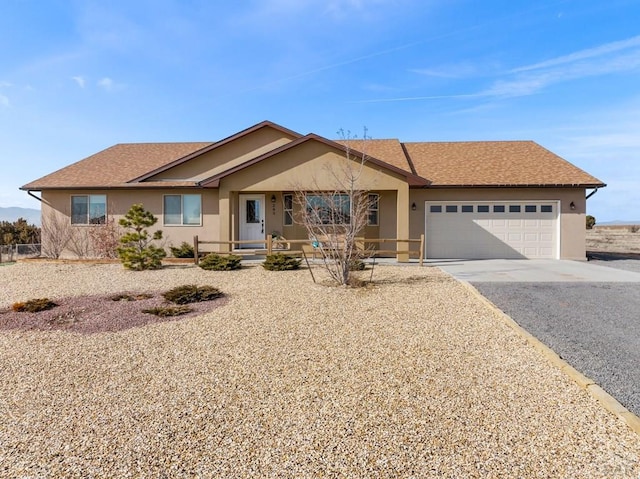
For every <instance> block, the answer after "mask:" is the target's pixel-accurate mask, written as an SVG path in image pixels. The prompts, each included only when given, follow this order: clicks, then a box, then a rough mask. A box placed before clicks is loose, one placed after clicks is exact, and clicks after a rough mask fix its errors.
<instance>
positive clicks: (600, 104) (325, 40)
mask: <svg viewBox="0 0 640 479" xmlns="http://www.w3.org/2000/svg"><path fill="white" fill-rule="evenodd" d="M0 7H1V10H0V11H1V12H2V14H1V15H0V46H1V48H0V168H1V172H2V173H1V174H0V206H5V207H6V206H23V207H34V208H37V207H39V204H38V202H37V201H36V200H34V199H32V198H30V197H29V196H28V195H27V194H26V192H21V191H19V190H18V188H19V187H20V186H22V185H23V184H25V183H27V182H29V181H32V180H34V179H36V178H39V177H40V176H43V175H45V174H47V173H50V172H52V171H54V170H56V169H58V168H61V167H63V166H65V165H67V164H69V163H72V162H74V161H77V160H80V159H82V158H84V157H86V156H89V155H91V154H93V153H96V152H97V151H99V150H102V149H104V148H106V147H109V146H111V145H113V144H116V143H125V142H148V141H150V142H155V141H215V140H219V139H221V138H224V137H226V136H228V135H231V134H233V133H235V132H237V131H239V130H242V129H244V128H246V127H249V126H251V125H253V124H255V123H258V122H260V121H262V120H271V121H274V122H276V123H280V124H282V125H283V126H286V127H288V128H291V129H293V130H295V131H298V132H300V133H309V132H314V133H317V134H319V135H323V136H326V137H328V138H335V137H336V136H337V135H336V132H337V131H338V130H339V129H341V128H342V129H344V130H350V131H351V132H353V134H357V135H360V136H361V134H362V131H363V127H365V126H366V127H367V130H368V134H369V135H370V136H371V137H373V138H399V139H400V140H401V141H458V140H524V139H526V140H529V139H530V140H534V141H536V142H538V143H540V144H541V145H543V146H545V147H546V148H548V149H550V150H552V151H554V152H555V153H557V154H559V155H560V156H562V157H563V158H566V159H567V160H569V161H571V162H572V163H574V164H576V165H577V166H579V167H580V168H583V169H585V170H586V171H588V172H589V173H591V174H593V175H595V176H597V177H598V178H600V179H601V180H602V181H604V182H605V183H607V184H608V187H607V188H604V189H602V190H600V191H599V192H598V193H597V194H596V195H594V196H593V197H592V198H590V199H589V201H588V213H590V214H593V215H594V216H596V218H597V219H598V221H610V220H616V219H634V220H635V219H638V217H639V216H640V215H639V214H637V212H636V209H635V207H636V205H638V204H640V1H639V0H608V1H606V2H604V1H602V0H539V1H535V2H533V1H527V2H525V1H517V0H515V1H506V0H485V1H484V2H476V1H472V0H394V1H391V0H389V1H387V0H322V1H321V0H317V1H316V0H261V1H257V0H256V1H241V0H239V1H237V2H228V1H215V0H212V1H206V0H128V1H119V0H112V1H110V2H104V1H85V0H0Z"/></svg>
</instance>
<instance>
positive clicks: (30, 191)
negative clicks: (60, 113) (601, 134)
mask: <svg viewBox="0 0 640 479" xmlns="http://www.w3.org/2000/svg"><path fill="white" fill-rule="evenodd" d="M27 194H28V195H29V196H31V197H32V198H35V199H36V200H38V201H39V202H40V203H42V198H40V197H39V196H36V195H34V194H33V193H32V190H27ZM587 198H588V197H587Z"/></svg>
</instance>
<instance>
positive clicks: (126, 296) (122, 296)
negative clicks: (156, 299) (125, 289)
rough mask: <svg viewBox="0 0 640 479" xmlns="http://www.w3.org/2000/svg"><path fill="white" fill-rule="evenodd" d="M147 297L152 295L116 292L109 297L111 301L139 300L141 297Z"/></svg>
mask: <svg viewBox="0 0 640 479" xmlns="http://www.w3.org/2000/svg"><path fill="white" fill-rule="evenodd" d="M149 298H153V295H152V294H149V293H135V294H131V293H118V294H114V295H113V296H110V297H109V299H110V300H111V301H139V300H141V299H149Z"/></svg>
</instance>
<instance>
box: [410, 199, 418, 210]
mask: <svg viewBox="0 0 640 479" xmlns="http://www.w3.org/2000/svg"><path fill="white" fill-rule="evenodd" d="M417 208H418V207H417V206H416V202H415V201H414V202H413V203H411V211H415V210H416V209H417Z"/></svg>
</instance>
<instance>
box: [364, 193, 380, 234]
mask: <svg viewBox="0 0 640 479" xmlns="http://www.w3.org/2000/svg"><path fill="white" fill-rule="evenodd" d="M368 198H369V203H368V208H367V225H369V226H378V213H379V211H380V206H379V204H380V195H378V194H376V193H372V194H370V195H369V197H368Z"/></svg>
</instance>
